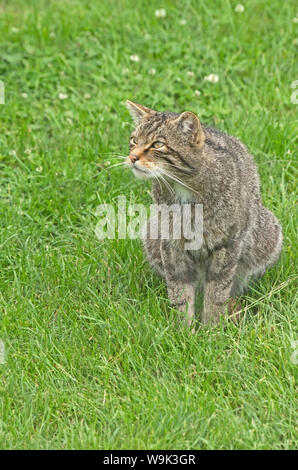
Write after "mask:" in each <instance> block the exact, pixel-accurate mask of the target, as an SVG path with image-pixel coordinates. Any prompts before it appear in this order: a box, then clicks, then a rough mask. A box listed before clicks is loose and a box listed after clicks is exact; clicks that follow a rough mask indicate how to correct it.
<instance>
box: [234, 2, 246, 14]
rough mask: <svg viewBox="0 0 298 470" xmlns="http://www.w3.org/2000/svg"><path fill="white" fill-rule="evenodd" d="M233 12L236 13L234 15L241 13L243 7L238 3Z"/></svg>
mask: <svg viewBox="0 0 298 470" xmlns="http://www.w3.org/2000/svg"><path fill="white" fill-rule="evenodd" d="M235 11H236V13H243V12H244V6H243V5H241V3H238V5H236V6H235Z"/></svg>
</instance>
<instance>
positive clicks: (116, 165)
mask: <svg viewBox="0 0 298 470" xmlns="http://www.w3.org/2000/svg"><path fill="white" fill-rule="evenodd" d="M118 166H125V162H120V163H115V164H114V165H110V166H107V167H106V168H103V169H102V170H101V172H100V173H103V172H104V171H106V170H111V169H112V168H115V167H118Z"/></svg>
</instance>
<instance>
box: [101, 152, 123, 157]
mask: <svg viewBox="0 0 298 470" xmlns="http://www.w3.org/2000/svg"><path fill="white" fill-rule="evenodd" d="M99 155H123V156H125V154H124V153H121V152H99Z"/></svg>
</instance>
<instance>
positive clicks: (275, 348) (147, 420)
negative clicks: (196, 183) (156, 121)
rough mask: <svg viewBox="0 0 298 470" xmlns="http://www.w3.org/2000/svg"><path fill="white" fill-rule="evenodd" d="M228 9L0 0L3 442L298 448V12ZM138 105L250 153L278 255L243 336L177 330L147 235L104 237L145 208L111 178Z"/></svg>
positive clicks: (231, 331)
mask: <svg viewBox="0 0 298 470" xmlns="http://www.w3.org/2000/svg"><path fill="white" fill-rule="evenodd" d="M236 5H237V1H229V0H216V1H212V2H206V1H199V0H197V1H195V0H183V1H182V0H181V1H179V2H178V1H177V2H175V1H170V0H163V1H162V2H160V1H156V0H152V1H150V2H149V1H145V0H139V1H137V2H136V1H133V0H114V1H111V0H101V1H99V0H97V1H92V2H90V1H86V0H81V1H78V0H60V1H59V0H52V1H49V0H48V1H45V0H27V1H25V0H23V1H21V0H1V2H0V31H1V39H0V54H1V62H0V80H1V81H2V82H3V83H4V86H5V104H3V105H2V104H1V105H0V116H1V120H0V168H1V176H0V211H1V232H0V247H1V250H0V262H1V270H0V315H1V326H0V339H1V341H2V342H3V344H4V347H5V353H4V357H3V354H2V355H1V354H0V356H1V357H0V358H2V359H1V362H2V363H1V364H0V448H1V449H133V448H135V449H146V448H149V449H270V448H271V449H272V448H274V449H294V448H297V412H296V410H297V402H296V401H295V387H296V382H295V379H297V364H296V362H297V361H296V360H295V351H294V350H293V346H294V345H293V344H292V343H293V341H297V340H298V335H297V315H296V314H297V295H296V291H297V275H296V274H295V250H296V248H297V247H295V243H296V234H295V202H296V197H295V187H296V184H295V183H296V180H295V171H294V170H295V158H296V157H295V141H296V144H297V137H296V136H297V132H296V129H297V120H296V122H295V118H297V109H298V108H297V104H295V103H294V102H293V101H294V100H293V99H292V100H291V95H292V94H293V92H294V90H293V89H292V88H291V83H292V82H293V81H295V80H297V79H298V70H297V68H295V62H294V56H295V52H296V51H297V46H298V39H297V38H298V24H297V22H298V20H297V19H296V16H297V4H296V2H294V0H289V1H286V2H281V1H279V0H271V1H270V0H268V1H265V0H261V1H260V0H251V1H249V2H248V1H245V2H243V5H244V7H245V9H244V11H243V12H237V11H235V7H236ZM160 8H164V9H165V11H166V16H165V17H162V16H161V17H157V16H156V15H155V11H156V10H157V9H160ZM295 19H296V21H295ZM209 74H216V75H218V77H219V80H218V82H216V83H212V82H210V81H208V80H204V77H206V76H208V75H209ZM126 99H131V100H135V101H136V102H139V103H142V104H144V105H146V106H149V107H152V108H156V109H158V110H172V111H185V110H192V111H194V112H196V113H197V114H198V116H199V117H200V118H201V120H202V121H203V122H204V123H206V124H210V125H215V126H217V127H219V128H220V129H222V130H224V131H226V132H228V133H229V134H231V135H235V136H237V137H238V138H240V139H241V140H242V141H243V142H244V143H245V144H246V145H247V146H248V148H249V149H250V152H251V153H252V154H253V155H254V156H255V159H256V161H257V164H258V168H259V172H260V177H261V183H262V195H263V201H264V203H265V205H266V206H267V207H268V208H270V209H271V210H272V211H274V213H275V214H276V215H277V217H278V218H279V219H280V220H281V223H282V226H283V230H284V248H283V253H282V256H281V259H280V262H279V264H278V265H276V266H275V267H274V268H272V269H271V270H270V271H268V272H267V273H266V275H265V276H264V277H263V279H261V280H260V281H258V282H255V283H254V284H252V285H251V288H250V290H249V292H248V293H247V295H246V297H245V299H246V304H247V309H246V313H245V316H244V319H243V321H242V323H241V324H240V326H235V325H233V324H224V323H223V324H222V325H220V326H219V327H217V328H213V329H209V328H198V330H197V333H196V334H195V335H191V334H189V332H188V331H187V330H179V329H178V328H177V325H176V323H175V311H174V310H173V309H171V308H170V306H169V302H168V300H167V295H166V290H165V286H164V284H163V282H162V281H161V280H160V279H159V278H158V277H156V276H155V274H153V273H152V271H151V269H150V267H149V266H148V264H147V262H146V260H145V257H144V254H143V251H142V247H141V243H140V241H139V240H103V241H99V240H98V239H97V237H96V236H95V232H94V229H95V226H96V223H97V221H98V218H97V216H96V208H97V206H98V205H99V204H100V203H103V202H106V203H112V204H116V202H117V198H118V196H119V195H125V196H126V198H127V200H128V201H135V202H139V203H141V202H142V203H144V204H146V205H149V204H150V201H151V198H150V182H144V181H141V180H136V179H135V178H134V177H133V176H132V174H131V173H130V172H129V171H128V170H122V168H121V167H120V168H118V167H115V168H112V169H107V167H108V166H109V165H111V164H113V163H116V162H117V161H118V160H117V159H116V158H115V157H116V156H117V155H119V154H120V155H126V154H127V151H128V141H129V135H130V132H131V130H132V122H131V118H130V116H129V113H128V111H127V110H126V108H125V105H124V104H125V100H126ZM296 253H297V252H296ZM198 303H200V299H198Z"/></svg>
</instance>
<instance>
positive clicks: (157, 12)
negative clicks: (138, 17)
mask: <svg viewBox="0 0 298 470" xmlns="http://www.w3.org/2000/svg"><path fill="white" fill-rule="evenodd" d="M155 16H156V18H165V17H166V16H167V12H166V10H165V9H164V8H160V9H159V10H155Z"/></svg>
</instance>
